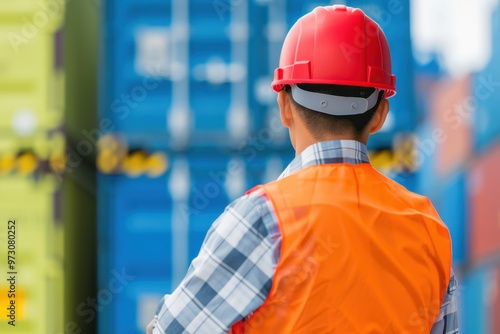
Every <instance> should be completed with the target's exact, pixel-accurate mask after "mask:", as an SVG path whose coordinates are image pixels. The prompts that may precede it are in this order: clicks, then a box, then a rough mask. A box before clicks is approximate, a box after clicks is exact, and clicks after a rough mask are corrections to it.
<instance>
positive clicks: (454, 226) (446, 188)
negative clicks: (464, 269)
mask: <svg viewBox="0 0 500 334" xmlns="http://www.w3.org/2000/svg"><path fill="white" fill-rule="evenodd" d="M438 194H439V196H438V198H436V199H435V200H434V201H433V203H434V206H435V207H436V210H437V211H438V213H439V215H440V217H441V219H442V220H443V222H444V223H445V224H446V226H447V227H448V229H449V231H450V236H451V240H452V246H453V263H454V264H455V265H460V264H464V263H465V262H466V261H467V258H468V257H467V254H468V247H467V241H468V238H467V236H468V228H469V226H468V222H469V208H468V206H469V203H468V202H467V174H466V173H458V174H456V175H453V176H451V177H450V178H449V179H448V180H447V181H446V182H444V183H443V186H442V188H441V189H440V190H439V191H438Z"/></svg>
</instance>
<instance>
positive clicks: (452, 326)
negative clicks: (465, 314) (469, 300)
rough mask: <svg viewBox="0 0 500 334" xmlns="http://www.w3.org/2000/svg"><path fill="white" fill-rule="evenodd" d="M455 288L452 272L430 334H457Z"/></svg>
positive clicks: (455, 283) (456, 285)
mask: <svg viewBox="0 0 500 334" xmlns="http://www.w3.org/2000/svg"><path fill="white" fill-rule="evenodd" d="M457 287H458V283H457V280H456V279H455V274H454V273H453V270H452V272H451V278H450V283H449V285H448V290H447V292H446V295H445V297H444V300H443V303H442V305H441V309H440V310H439V315H438V317H437V318H436V321H435V322H434V325H433V326H432V329H431V333H430V334H455V333H458V332H459V331H458V310H457Z"/></svg>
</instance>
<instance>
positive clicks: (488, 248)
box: [468, 144, 500, 262]
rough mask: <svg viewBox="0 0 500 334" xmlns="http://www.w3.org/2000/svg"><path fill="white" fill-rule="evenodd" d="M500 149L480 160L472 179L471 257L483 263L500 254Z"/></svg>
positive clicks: (470, 178)
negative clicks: (499, 174)
mask: <svg viewBox="0 0 500 334" xmlns="http://www.w3.org/2000/svg"><path fill="white" fill-rule="evenodd" d="M499 165H500V145H498V144H497V145H496V146H495V147H493V148H492V149H491V150H490V151H488V152H486V153H484V154H483V155H482V156H480V157H478V158H477V161H475V163H474V164H473V165H472V168H471V169H470V172H469V173H470V174H469V176H468V182H469V185H468V188H469V189H470V190H469V196H468V202H469V203H470V219H471V220H470V233H469V241H468V242H469V245H470V257H471V260H472V261H475V262H480V261H482V260H484V259H486V258H487V257H491V256H494V255H495V254H498V253H499V252H500V207H499V206H498V194H499V192H498V189H500V178H498V166H499Z"/></svg>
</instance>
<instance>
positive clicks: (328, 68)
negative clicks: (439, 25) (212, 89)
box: [272, 5, 396, 150]
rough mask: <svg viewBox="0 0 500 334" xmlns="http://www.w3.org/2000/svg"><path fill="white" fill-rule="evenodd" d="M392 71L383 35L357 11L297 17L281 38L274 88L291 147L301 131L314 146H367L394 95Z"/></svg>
mask: <svg viewBox="0 0 500 334" xmlns="http://www.w3.org/2000/svg"><path fill="white" fill-rule="evenodd" d="M391 73H392V69H391V57H390V52H389V46H388V43H387V40H386V38H385V35H384V33H383V32H382V30H381V29H380V27H379V26H378V25H377V24H376V23H375V22H374V21H373V20H372V19H370V18H369V17H368V16H366V15H365V14H364V13H363V12H362V11H361V10H359V9H355V8H350V7H346V6H340V5H335V6H328V7H318V8H316V9H315V10H314V11H312V12H311V13H309V14H307V15H305V16H303V17H302V18H300V19H299V20H298V21H297V23H295V25H294V26H293V27H292V29H291V30H290V32H289V33H288V35H287V37H286V39H285V42H284V44H283V48H282V51H281V58H280V66H279V67H278V68H277V69H276V71H275V75H274V81H273V84H272V86H273V89H274V90H275V91H276V92H278V93H279V96H278V103H279V105H280V111H281V117H282V121H283V123H284V124H285V126H287V127H288V128H289V129H290V135H291V137H292V143H293V144H294V146H296V144H297V143H296V141H297V140H299V139H300V138H296V137H298V136H302V133H304V132H305V133H306V135H309V137H310V139H311V140H313V142H316V141H321V140H329V139H356V140H359V141H362V142H366V141H367V139H368V135H369V134H370V133H374V132H376V131H378V130H379V129H380V128H381V127H382V125H383V122H384V121H385V117H386V116H387V112H388V103H387V100H386V99H387V98H389V97H391V96H393V95H394V94H395V91H396V89H395V77H394V75H392V74H391ZM298 146H301V145H298ZM295 149H296V150H300V147H295Z"/></svg>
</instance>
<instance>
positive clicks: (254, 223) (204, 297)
mask: <svg viewBox="0 0 500 334" xmlns="http://www.w3.org/2000/svg"><path fill="white" fill-rule="evenodd" d="M280 240H281V239H280V238H279V230H278V227H277V224H276V221H275V219H274V214H273V213H272V212H271V210H270V205H269V203H268V201H267V200H266V199H265V197H264V196H262V193H261V194H260V195H259V194H255V193H252V194H251V195H246V196H244V197H242V198H240V199H238V200H236V201H235V202H233V203H232V204H231V205H229V206H228V207H227V208H226V210H225V212H224V213H223V214H222V215H221V216H220V217H219V218H218V219H217V220H216V221H215V223H214V224H213V226H212V227H211V229H210V230H209V232H208V233H207V236H206V238H205V241H204V242H203V245H202V247H201V250H200V253H199V255H198V256H197V257H196V258H195V259H194V260H193V262H192V263H191V266H190V267H189V270H188V272H187V275H186V277H185V278H184V279H183V281H182V282H181V284H180V285H179V286H178V287H177V289H175V291H173V292H172V294H171V295H167V296H165V297H164V300H163V301H162V302H161V303H160V305H159V311H158V312H157V319H155V320H153V322H152V323H151V324H150V326H148V330H151V333H153V334H164V333H168V334H175V333H200V334H203V333H208V334H217V333H227V332H228V331H229V329H230V327H231V326H232V325H233V324H234V323H235V322H237V321H239V320H241V319H242V318H244V317H245V316H247V315H249V314H250V313H251V312H253V311H254V310H256V309H257V308H258V307H259V306H261V305H262V303H263V302H264V300H265V299H266V298H267V295H268V294H269V291H270V289H271V283H272V277H273V274H274V270H275V267H276V262H277V256H276V254H279V246H280V245H279V243H280ZM278 256H279V255H278ZM155 318H156V317H155ZM153 326H154V329H153V328H152V327H153Z"/></svg>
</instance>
